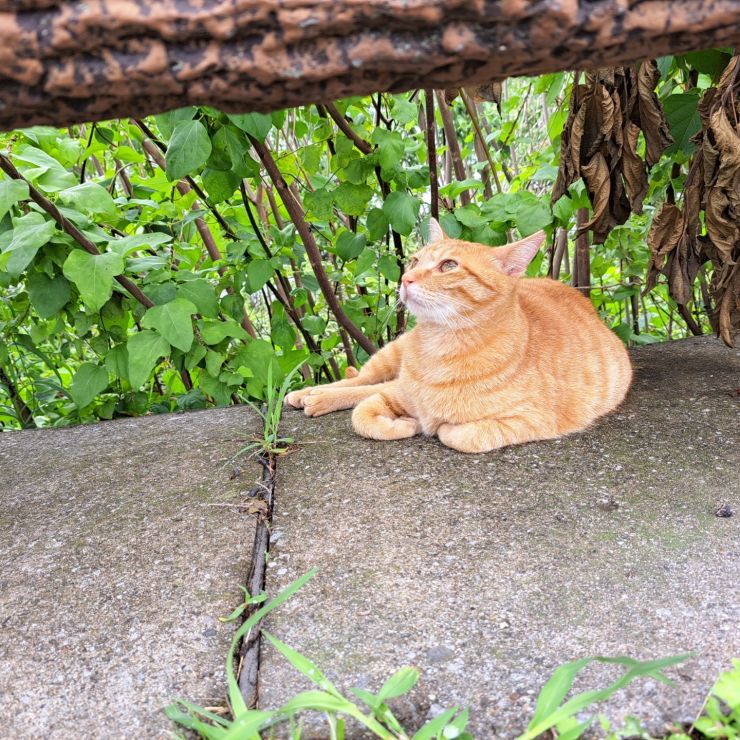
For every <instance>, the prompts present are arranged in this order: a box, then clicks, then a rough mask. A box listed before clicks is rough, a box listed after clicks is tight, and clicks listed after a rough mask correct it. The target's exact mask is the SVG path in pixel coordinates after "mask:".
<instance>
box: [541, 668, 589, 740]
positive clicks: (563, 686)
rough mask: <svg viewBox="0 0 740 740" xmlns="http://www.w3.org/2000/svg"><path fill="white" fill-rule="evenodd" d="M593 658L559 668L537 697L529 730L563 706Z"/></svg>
mask: <svg viewBox="0 0 740 740" xmlns="http://www.w3.org/2000/svg"><path fill="white" fill-rule="evenodd" d="M592 660H593V658H581V660H574V661H572V662H570V663H563V665H561V666H558V667H557V668H556V669H555V670H554V671H553V674H552V676H550V678H549V679H548V681H547V682H546V683H545V685H544V686H543V687H542V689H541V690H540V693H539V696H538V697H537V704H536V705H535V708H534V714H533V715H532V720H531V721H530V723H529V725H528V726H527V729H528V730H531V729H532V728H533V727H535V726H536V725H538V724H539V723H540V722H541V721H542V720H543V719H544V718H545V717H547V716H548V715H549V714H552V712H554V711H555V710H556V709H557V708H558V707H559V706H560V704H561V702H562V701H563V699H565V697H566V695H567V694H568V692H569V691H570V688H571V686H573V681H574V680H575V677H576V675H577V674H578V673H579V672H580V671H582V670H583V669H584V668H585V667H586V666H587V665H588V664H589V663H590V662H591V661H592Z"/></svg>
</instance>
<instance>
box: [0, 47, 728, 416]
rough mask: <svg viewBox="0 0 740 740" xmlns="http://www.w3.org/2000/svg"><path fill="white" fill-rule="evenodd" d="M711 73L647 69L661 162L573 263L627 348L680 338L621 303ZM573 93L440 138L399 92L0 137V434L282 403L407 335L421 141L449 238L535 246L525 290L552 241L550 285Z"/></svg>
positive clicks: (647, 300) (676, 64) (637, 273)
mask: <svg viewBox="0 0 740 740" xmlns="http://www.w3.org/2000/svg"><path fill="white" fill-rule="evenodd" d="M726 59H727V55H726V54H724V53H722V52H703V53H702V54H700V55H687V56H685V57H681V58H675V59H673V58H669V59H664V60H661V62H660V65H659V66H660V69H661V71H662V73H663V77H662V80H661V82H660V84H659V95H660V97H661V99H662V100H663V103H664V106H665V110H666V113H667V116H668V120H669V123H670V125H671V130H672V133H673V136H674V139H675V140H676V144H675V145H674V146H673V147H672V148H671V149H670V150H669V151H668V152H667V153H666V154H665V155H664V156H663V158H662V159H661V160H660V162H658V164H657V165H656V166H655V167H654V168H653V169H652V172H651V176H650V188H649V192H648V195H647V199H646V204H645V211H644V214H642V215H639V216H638V215H634V216H632V217H631V218H630V219H629V220H628V221H627V223H626V224H624V225H623V226H620V227H617V228H616V229H614V230H613V231H612V233H611V234H610V236H609V238H608V239H607V241H606V243H605V244H604V246H603V247H599V248H595V249H594V250H592V254H591V282H592V286H593V290H592V293H591V297H592V300H593V301H594V304H595V305H596V306H597V308H598V310H599V311H600V312H601V314H602V316H603V318H604V320H605V321H606V322H607V323H608V324H609V325H610V326H611V327H612V328H613V329H614V330H615V331H616V332H617V333H618V334H619V336H620V337H621V338H622V339H623V340H624V341H625V342H628V343H644V342H651V341H658V340H664V339H667V338H671V337H675V336H685V335H686V328H685V324H684V322H683V320H682V319H681V317H680V316H679V314H678V313H677V311H676V305H675V303H674V302H673V301H672V300H671V298H670V297H669V296H668V294H667V291H666V290H665V288H664V286H662V285H659V286H658V287H657V288H656V290H654V291H653V292H652V293H650V294H648V295H647V296H641V295H640V291H641V283H642V282H643V280H644V275H645V270H646V267H647V263H648V258H649V254H648V249H647V247H646V235H647V232H648V229H649V226H650V222H651V219H652V216H653V214H654V212H655V208H656V206H658V205H659V204H661V203H662V202H663V201H664V200H665V199H666V195H667V193H668V192H669V189H670V194H671V197H672V196H673V195H674V194H675V193H679V194H680V188H681V183H682V180H683V177H684V175H685V167H684V168H683V169H682V166H684V165H685V164H686V162H687V161H688V158H689V156H690V153H691V150H692V147H693V144H692V142H691V141H690V137H691V135H692V134H693V133H695V132H696V131H697V130H698V127H699V119H698V114H697V102H698V99H699V92H700V89H701V88H706V87H707V86H709V85H711V84H712V83H713V80H716V77H717V74H718V73H719V72H720V71H721V69H722V66H723V64H724V63H726ZM572 83H573V75H571V74H566V73H560V74H553V75H546V76H543V77H541V78H537V79H531V80H530V79H521V80H510V81H508V83H507V84H506V85H505V87H504V94H503V97H502V101H501V111H500V113H499V111H498V110H497V106H496V105H494V104H493V103H477V104H476V103H473V102H472V100H471V99H470V98H465V97H463V98H460V97H457V98H456V99H455V100H454V101H453V102H452V103H451V104H450V108H449V118H448V119H447V121H445V120H444V118H443V115H442V113H445V114H446V113H447V110H448V109H447V107H446V105H445V106H444V107H443V109H442V110H441V109H440V104H442V102H443V96H439V97H438V98H436V99H435V125H434V127H433V130H432V131H431V132H427V131H426V130H425V118H424V114H425V103H428V100H429V98H428V97H426V96H425V94H424V93H423V92H421V91H419V92H417V93H407V94H403V95H389V94H383V95H377V96H373V97H372V98H357V99H349V100H345V101H341V102H339V103H337V104H336V106H327V107H323V106H318V107H317V106H311V107H305V108H300V109H292V110H287V111H280V112H277V113H274V114H272V115H263V114H258V113H251V114H244V115H225V114H223V113H220V112H218V111H216V110H214V109H211V108H205V107H204V108H187V109H182V110H176V111H171V112H169V113H165V114H162V115H158V116H154V117H152V118H151V119H147V120H146V121H142V122H135V121H131V120H119V121H111V122H106V123H102V124H94V125H89V124H88V125H84V126H72V127H70V128H69V129H67V130H58V129H53V128H48V127H43V126H37V127H34V128H31V129H27V130H24V131H17V132H13V133H11V134H6V135H2V136H0V152H2V153H4V154H5V156H6V157H7V160H6V161H9V162H12V164H13V165H14V166H15V167H16V168H17V170H18V171H19V172H20V173H21V175H22V176H23V178H25V180H20V179H12V178H11V177H9V176H7V174H0V177H1V178H2V179H0V298H1V299H2V303H0V340H1V341H0V426H4V427H19V426H34V425H35V426H58V425H66V424H71V423H79V422H87V421H91V420H95V419H109V418H112V417H115V416H119V415H136V414H142V413H145V412H162V411H170V410H177V409H190V408H200V407H204V406H206V405H208V404H219V405H223V404H229V403H232V402H242V401H246V400H250V399H251V400H253V401H260V400H263V399H264V398H265V397H266V386H267V385H268V378H269V381H270V384H272V383H274V384H275V385H279V384H280V383H282V381H283V380H284V378H285V377H286V375H287V374H288V373H290V371H291V370H293V369H294V368H296V367H300V372H297V373H296V374H295V375H294V377H293V383H294V384H297V383H299V382H323V381H327V380H331V379H335V378H337V377H339V376H340V375H341V373H342V370H343V367H345V366H346V365H347V363H350V364H355V363H357V364H361V363H362V362H363V361H364V360H365V359H366V357H367V353H368V351H371V350H372V348H373V347H377V346H380V345H382V344H383V343H384V342H387V341H389V340H391V339H393V338H394V337H395V336H396V335H397V334H398V333H399V332H400V331H402V330H403V329H404V327H405V326H406V324H407V322H408V321H409V320H412V319H409V317H407V316H406V315H405V313H404V311H403V308H402V307H400V306H399V305H398V304H397V302H396V288H397V283H398V280H399V277H400V274H401V271H402V269H403V265H404V261H405V260H406V258H407V256H408V254H409V253H412V252H413V251H414V250H415V249H417V248H418V246H419V244H420V243H422V242H423V236H424V234H425V232H426V224H427V221H428V217H429V214H430V167H429V162H430V159H429V157H428V150H427V142H428V141H430V140H431V141H433V142H434V148H435V150H436V151H434V152H432V161H433V162H434V169H435V170H437V175H438V180H439V183H440V190H439V193H440V206H441V207H440V214H441V215H440V220H441V222H442V225H443V227H444V228H445V230H446V231H447V232H448V234H449V235H450V236H453V237H461V238H464V239H469V240H473V241H477V242H482V243H485V244H489V245H497V244H502V243H505V241H506V240H507V238H512V237H513V238H516V237H517V235H527V234H530V233H532V232H534V231H536V230H538V229H542V228H544V229H546V231H547V232H548V245H549V246H548V249H549V255H550V260H548V254H545V253H542V254H541V255H539V256H538V258H537V259H536V260H535V261H534V263H533V264H532V265H531V267H530V271H529V274H530V275H545V274H548V270H550V265H549V264H548V262H549V261H552V251H553V250H552V244H553V242H554V237H555V234H556V232H557V230H558V229H564V230H565V231H566V233H567V234H568V249H567V250H566V252H565V254H564V255H563V260H562V271H561V272H559V276H560V277H561V278H562V279H566V280H567V279H569V277H570V274H569V270H570V265H571V264H572V256H571V255H572V252H573V240H574V236H575V224H576V215H575V214H576V210H577V209H578V208H579V207H586V206H588V205H589V203H588V199H587V197H586V195H585V193H584V188H583V184H582V183H580V182H578V183H576V184H574V185H573V186H571V188H570V191H569V194H568V195H567V196H564V197H563V198H561V199H560V200H559V201H558V202H557V203H555V204H554V205H551V203H550V192H551V190H552V183H553V182H554V180H555V177H556V174H557V168H558V161H559V148H560V138H561V134H562V130H563V126H564V124H565V122H566V119H567V106H568V96H569V90H570V87H571V85H572ZM445 123H446V124H447V134H449V133H451V132H452V131H454V136H448V135H447V134H446V131H445ZM476 129H477V130H478V132H479V134H480V135H478V134H477V132H476ZM427 134H429V136H428V135H427ZM642 146H643V147H644V143H643V144H642ZM270 163H274V166H275V168H276V169H274V170H272V171H271V170H270ZM6 172H7V170H6ZM278 173H279V175H278ZM26 181H27V182H26ZM29 185H30V188H33V189H35V192H34V191H33V190H31V189H29ZM34 198H35V200H34ZM45 201H48V202H50V203H53V204H55V205H56V207H57V209H58V211H57V212H56V214H55V213H54V212H53V209H52V210H50V209H49V208H48V207H47V208H44V207H43V205H44V203H45ZM47 205H48V203H47ZM291 205H292V210H291ZM286 206H288V207H286ZM65 223H66V224H67V226H66V227H65ZM70 224H71V227H68V226H69V225H70ZM75 227H76V228H75ZM80 236H81V237H82V239H80ZM307 240H309V242H314V243H315V244H314V257H315V259H314V260H313V263H312V261H311V257H312V255H311V244H310V243H307ZM699 278H700V281H703V282H702V284H706V281H707V279H708V276H707V275H704V274H703V272H702V273H700V275H699ZM126 279H127V280H128V281H129V282H128V286H127V285H122V284H121V281H122V280H123V281H124V282H125V281H126ZM322 280H323V282H324V285H323V286H322ZM130 286H133V291H134V292H135V293H137V294H138V297H136V296H135V295H132V290H131V287H130ZM327 286H328V289H327ZM137 289H138V290H137ZM332 301H334V303H335V304H336V306H339V307H340V308H339V309H337V308H336V307H335V306H334V305H332ZM700 303H701V301H696V302H695V304H694V307H693V312H694V317H695V319H696V321H697V322H698V323H699V325H700V326H702V327H703V328H704V329H705V330H707V328H708V324H707V322H706V317H705V314H704V312H703V310H702V308H701V307H700ZM340 312H341V315H340Z"/></svg>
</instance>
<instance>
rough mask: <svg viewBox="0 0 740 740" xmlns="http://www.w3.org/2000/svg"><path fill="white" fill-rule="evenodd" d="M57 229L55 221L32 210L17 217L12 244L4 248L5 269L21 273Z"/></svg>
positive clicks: (16, 273) (11, 272)
mask: <svg viewBox="0 0 740 740" xmlns="http://www.w3.org/2000/svg"><path fill="white" fill-rule="evenodd" d="M55 230H56V224H55V223H54V221H50V220H49V221H47V220H45V219H44V217H43V216H42V215H41V214H40V213H35V212H32V213H29V214H27V215H25V216H22V217H21V218H17V219H15V221H14V223H13V235H12V238H11V240H10V244H8V246H7V247H6V248H5V249H4V250H3V260H4V261H5V269H6V270H7V271H8V272H9V273H10V274H11V275H20V274H21V273H22V272H23V271H24V270H25V269H26V268H27V267H28V265H30V264H31V262H32V260H33V258H34V257H35V256H36V252H38V251H39V249H41V247H43V246H44V245H45V244H47V243H48V241H49V239H51V237H52V236H53V235H54V231H55Z"/></svg>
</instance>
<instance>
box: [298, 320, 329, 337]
mask: <svg viewBox="0 0 740 740" xmlns="http://www.w3.org/2000/svg"><path fill="white" fill-rule="evenodd" d="M301 324H303V328H304V329H305V330H306V331H307V332H308V333H309V334H313V336H318V335H319V334H321V333H322V332H323V331H324V329H326V319H324V318H322V317H321V316H305V317H304V318H303V319H301Z"/></svg>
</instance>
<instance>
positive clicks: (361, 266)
mask: <svg viewBox="0 0 740 740" xmlns="http://www.w3.org/2000/svg"><path fill="white" fill-rule="evenodd" d="M376 257H377V255H376V254H375V252H374V251H373V250H372V249H365V250H364V251H363V252H362V254H361V255H360V256H359V257H358V258H357V262H356V263H355V277H356V278H357V277H359V276H360V275H362V273H363V272H367V271H368V270H369V269H370V268H371V267H373V265H375V259H376Z"/></svg>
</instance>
